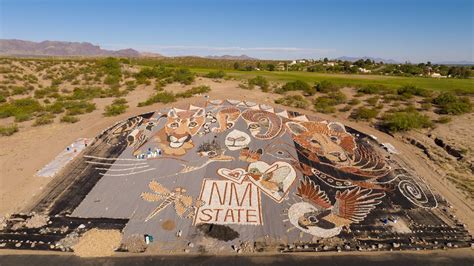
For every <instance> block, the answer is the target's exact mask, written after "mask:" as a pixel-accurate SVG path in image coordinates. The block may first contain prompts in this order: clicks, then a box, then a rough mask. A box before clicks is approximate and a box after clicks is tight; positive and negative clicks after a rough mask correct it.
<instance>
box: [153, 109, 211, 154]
mask: <svg viewBox="0 0 474 266" xmlns="http://www.w3.org/2000/svg"><path fill="white" fill-rule="evenodd" d="M205 121H206V119H205V111H204V109H203V108H199V109H196V110H185V111H176V110H175V109H171V110H170V111H169V112H168V115H167V120H166V124H165V126H164V127H163V128H162V129H161V130H160V131H159V132H158V133H157V134H156V137H155V141H157V142H158V143H159V144H160V146H161V148H162V149H163V151H164V153H165V154H169V155H183V154H185V153H186V151H187V150H189V149H191V148H193V147H194V144H193V142H192V136H194V135H196V134H197V133H198V132H199V130H200V129H201V127H202V125H203V124H204V123H205Z"/></svg>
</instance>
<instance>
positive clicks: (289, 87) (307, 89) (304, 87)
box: [275, 80, 315, 95]
mask: <svg viewBox="0 0 474 266" xmlns="http://www.w3.org/2000/svg"><path fill="white" fill-rule="evenodd" d="M287 91H302V92H303V93H304V94H305V95H314V93H315V89H314V88H311V86H309V84H308V83H306V82H304V81H301V80H296V81H291V82H287V83H286V84H285V85H283V86H282V87H281V88H279V89H277V90H276V91H275V92H277V93H281V94H282V93H285V92H287Z"/></svg>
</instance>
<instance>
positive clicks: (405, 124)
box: [382, 111, 433, 132]
mask: <svg viewBox="0 0 474 266" xmlns="http://www.w3.org/2000/svg"><path fill="white" fill-rule="evenodd" d="M432 125H433V123H432V122H431V120H430V118H429V117H428V116H427V115H423V114H421V113H419V112H417V111H410V112H407V111H402V112H395V113H390V114H386V115H385V116H384V117H383V121H382V126H383V127H385V128H386V129H388V130H390V131H392V132H397V131H408V130H410V129H416V128H426V127H431V126H432Z"/></svg>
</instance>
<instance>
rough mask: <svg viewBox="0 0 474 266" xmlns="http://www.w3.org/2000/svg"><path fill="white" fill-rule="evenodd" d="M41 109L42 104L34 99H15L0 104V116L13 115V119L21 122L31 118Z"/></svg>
mask: <svg viewBox="0 0 474 266" xmlns="http://www.w3.org/2000/svg"><path fill="white" fill-rule="evenodd" d="M41 110H43V106H41V104H40V103H39V102H38V101H37V100H36V99H33V98H23V99H17V100H13V101H11V102H9V103H3V104H1V105H0V118H5V117H10V116H14V117H15V121H17V122H22V121H26V120H29V119H31V118H32V117H33V115H35V113H37V112H39V111H41Z"/></svg>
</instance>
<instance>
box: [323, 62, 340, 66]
mask: <svg viewBox="0 0 474 266" xmlns="http://www.w3.org/2000/svg"><path fill="white" fill-rule="evenodd" d="M335 65H337V63H336V62H327V63H325V64H324V65H323V66H331V67H333V66H335Z"/></svg>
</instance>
